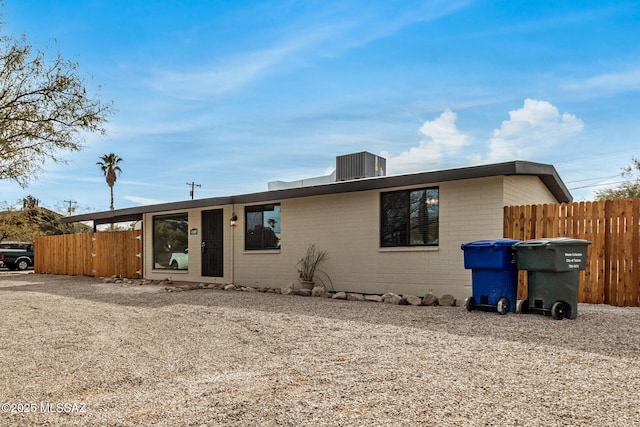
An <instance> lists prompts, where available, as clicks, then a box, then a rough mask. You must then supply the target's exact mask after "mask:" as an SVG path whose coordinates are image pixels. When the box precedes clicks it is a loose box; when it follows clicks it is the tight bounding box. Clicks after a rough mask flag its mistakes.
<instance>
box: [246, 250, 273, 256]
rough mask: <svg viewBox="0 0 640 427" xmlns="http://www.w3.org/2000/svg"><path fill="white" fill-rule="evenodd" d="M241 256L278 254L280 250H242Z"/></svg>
mask: <svg viewBox="0 0 640 427" xmlns="http://www.w3.org/2000/svg"><path fill="white" fill-rule="evenodd" d="M242 253H243V254H246V255H257V254H279V253H280V249H256V250H244V251H242Z"/></svg>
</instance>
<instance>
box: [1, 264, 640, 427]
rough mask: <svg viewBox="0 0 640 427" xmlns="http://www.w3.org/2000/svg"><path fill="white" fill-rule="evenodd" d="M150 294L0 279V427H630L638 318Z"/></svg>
mask: <svg viewBox="0 0 640 427" xmlns="http://www.w3.org/2000/svg"><path fill="white" fill-rule="evenodd" d="M161 289H162V288H161V287H160V286H158V285H144V286H134V285H119V284H108V283H103V282H102V281H101V280H99V279H92V278H79V277H69V276H47V275H38V274H3V275H2V276H0V310H1V313H2V329H1V332H0V360H1V361H2V367H1V369H0V403H2V404H3V406H2V408H3V411H2V413H0V425H1V426H5V425H10V426H25V425H52V426H53V425H56V426H58V425H82V426H86V425H91V426H93V425H95V426H102V425H110V426H123V425H124V426H126V425H160V426H163V425H166V426H174V425H184V426H188V425H193V426H201V425H212V426H213V425H224V426H227V425H229V426H248V425H261V426H311V425H320V426H338V425H340V426H364V425H366V426H370V425H385V426H387V425H388V426H404V425H406V426H494V425H495V426H625V427H626V426H634V425H637V426H640V392H639V390H640V309H638V308H615V307H610V306H605V305H585V304H581V305H580V306H579V309H578V318H577V319H575V320H562V321H555V320H552V319H551V318H550V317H544V316H540V315H515V314H507V315H506V316H500V315H497V314H494V313H483V312H477V311H474V312H467V311H466V310H465V309H464V308H462V307H412V306H397V305H390V304H383V303H373V302H354V301H343V300H340V301H337V300H330V299H323V298H310V297H300V296H285V295H277V294H265V293H250V292H240V291H221V290H212V289H197V290H193V291H188V292H172V293H166V292H161ZM26 410H30V412H28V413H25V412H24V411H26Z"/></svg>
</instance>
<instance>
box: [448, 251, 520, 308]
mask: <svg viewBox="0 0 640 427" xmlns="http://www.w3.org/2000/svg"><path fill="white" fill-rule="evenodd" d="M518 242H520V240H512V239H496V240H477V241H475V242H469V243H463V244H462V245H461V249H462V250H463V251H464V268H466V269H471V289H472V295H471V296H470V297H469V298H467V299H466V300H465V307H466V308H467V310H469V311H472V310H476V309H477V310H483V311H497V312H498V313H500V314H507V313H509V312H511V313H513V312H514V311H515V309H516V299H517V297H518V269H517V268H516V261H515V253H514V250H513V248H512V246H513V245H514V244H516V243H518Z"/></svg>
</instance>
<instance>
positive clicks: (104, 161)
mask: <svg viewBox="0 0 640 427" xmlns="http://www.w3.org/2000/svg"><path fill="white" fill-rule="evenodd" d="M121 161H122V159H121V158H120V157H118V156H116V155H115V154H113V153H110V154H105V155H104V156H102V157H100V161H99V162H97V163H96V164H97V165H98V166H100V170H102V173H103V174H104V177H105V178H106V180H107V185H108V186H109V189H110V190H111V206H110V208H109V209H111V210H113V185H114V184H115V183H116V179H117V175H116V172H117V173H118V174H120V173H122V169H120V166H118V163H120V162H121Z"/></svg>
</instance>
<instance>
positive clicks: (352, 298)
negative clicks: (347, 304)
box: [347, 293, 364, 301]
mask: <svg viewBox="0 0 640 427" xmlns="http://www.w3.org/2000/svg"><path fill="white" fill-rule="evenodd" d="M347 300H349V301H364V295H362V294H357V293H348V294H347Z"/></svg>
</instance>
